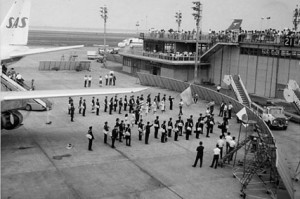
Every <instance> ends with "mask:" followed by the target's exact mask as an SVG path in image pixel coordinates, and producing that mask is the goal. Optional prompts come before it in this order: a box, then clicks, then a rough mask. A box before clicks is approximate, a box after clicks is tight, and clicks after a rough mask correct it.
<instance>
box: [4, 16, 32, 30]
mask: <svg viewBox="0 0 300 199" xmlns="http://www.w3.org/2000/svg"><path fill="white" fill-rule="evenodd" d="M27 20H28V17H22V18H21V20H20V17H17V18H16V19H15V18H14V17H10V18H9V19H8V25H7V26H6V28H25V27H26V26H27Z"/></svg>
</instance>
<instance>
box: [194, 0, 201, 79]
mask: <svg viewBox="0 0 300 199" xmlns="http://www.w3.org/2000/svg"><path fill="white" fill-rule="evenodd" d="M193 4H194V7H192V9H193V10H194V11H195V12H194V13H193V14H192V15H193V16H194V19H195V21H196V29H197V33H196V55H195V70H194V83H198V82H197V78H198V77H197V76H198V61H199V65H201V55H200V54H201V50H200V53H199V44H198V43H199V31H200V30H199V28H200V21H201V18H202V4H201V3H200V1H194V2H193ZM198 57H199V58H198ZM198 59H199V60H198Z"/></svg>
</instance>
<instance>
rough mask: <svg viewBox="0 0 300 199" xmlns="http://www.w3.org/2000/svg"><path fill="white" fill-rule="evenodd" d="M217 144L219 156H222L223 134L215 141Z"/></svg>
mask: <svg viewBox="0 0 300 199" xmlns="http://www.w3.org/2000/svg"><path fill="white" fill-rule="evenodd" d="M217 145H218V147H219V149H220V158H221V159H222V158H223V147H224V145H225V140H224V139H223V136H222V135H220V139H219V140H218V141H217Z"/></svg>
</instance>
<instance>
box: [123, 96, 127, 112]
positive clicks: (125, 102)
mask: <svg viewBox="0 0 300 199" xmlns="http://www.w3.org/2000/svg"><path fill="white" fill-rule="evenodd" d="M127 104H128V101H127V95H125V97H124V111H127Z"/></svg>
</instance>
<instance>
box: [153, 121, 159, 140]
mask: <svg viewBox="0 0 300 199" xmlns="http://www.w3.org/2000/svg"><path fill="white" fill-rule="evenodd" d="M158 119H159V116H156V119H155V120H154V138H156V139H158V137H157V136H158V129H159V126H160V125H159V120H158Z"/></svg>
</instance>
